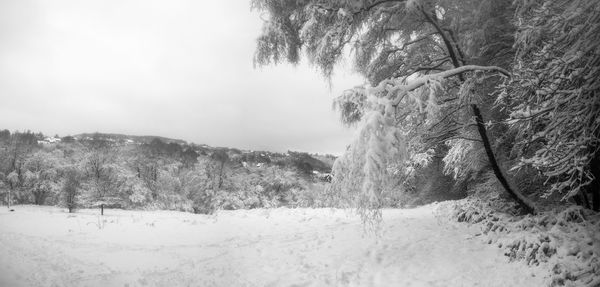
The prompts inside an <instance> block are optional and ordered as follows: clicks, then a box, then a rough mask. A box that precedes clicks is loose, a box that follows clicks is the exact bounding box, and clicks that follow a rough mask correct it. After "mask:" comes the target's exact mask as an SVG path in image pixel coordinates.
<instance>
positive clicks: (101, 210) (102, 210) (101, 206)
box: [100, 203, 104, 215]
mask: <svg viewBox="0 0 600 287" xmlns="http://www.w3.org/2000/svg"><path fill="white" fill-rule="evenodd" d="M100 215H104V203H103V204H100Z"/></svg>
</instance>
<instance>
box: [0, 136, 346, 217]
mask: <svg viewBox="0 0 600 287" xmlns="http://www.w3.org/2000/svg"><path fill="white" fill-rule="evenodd" d="M334 159H335V158H334V157H333V156H320V155H310V154H308V153H302V152H292V151H290V152H288V153H286V154H282V153H273V152H267V151H241V150H238V149H234V148H214V147H209V146H206V145H196V144H188V143H186V142H185V141H181V140H173V139H168V138H161V137H151V136H147V137H146V136H145V137H140V136H126V135H116V134H100V133H94V134H81V135H76V136H65V137H62V138H60V137H58V136H54V137H48V136H45V135H43V134H41V133H32V132H30V131H25V132H18V131H15V132H12V133H11V132H10V131H9V130H1V131H0V164H1V165H0V197H1V198H2V202H3V203H4V204H8V203H9V202H10V203H11V204H38V205H59V206H63V207H65V208H68V209H69V211H74V210H76V209H77V208H84V207H85V208H91V207H94V208H96V207H97V208H99V209H100V212H102V213H103V212H104V208H136V209H172V210H181V211H189V212H194V213H212V212H214V211H215V210H217V209H241V208H258V207H279V206H291V207H296V206H325V205H327V204H328V203H327V202H326V200H327V196H326V192H327V190H326V186H327V184H328V181H330V179H331V178H330V174H329V173H330V171H331V165H332V163H333V161H334Z"/></svg>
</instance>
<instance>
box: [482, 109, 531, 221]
mask: <svg viewBox="0 0 600 287" xmlns="http://www.w3.org/2000/svg"><path fill="white" fill-rule="evenodd" d="M471 107H472V108H473V113H474V114H475V120H476V122H477V130H478V131H479V135H480V136H481V140H482V141H483V147H484V148H485V153H486V154H487V157H488V160H489V161H490V164H491V165H492V169H493V170H494V174H495V175H496V177H497V178H498V181H500V184H502V187H504V190H506V192H508V194H509V195H510V196H511V197H512V198H513V199H514V200H515V201H516V202H517V203H518V204H519V205H520V206H521V208H523V210H524V211H525V212H527V213H530V214H533V213H535V208H534V206H533V203H532V202H530V201H529V199H527V198H526V197H525V196H524V195H522V194H521V193H520V192H519V191H517V190H514V189H513V188H511V187H510V185H509V184H508V181H507V180H506V177H504V174H503V173H502V170H500V166H498V162H497V161H496V157H495V156H494V152H493V151H492V146H491V145H490V140H489V139H488V137H487V132H486V129H485V125H484V123H483V117H481V112H480V111H479V108H478V107H477V105H475V104H472V105H471Z"/></svg>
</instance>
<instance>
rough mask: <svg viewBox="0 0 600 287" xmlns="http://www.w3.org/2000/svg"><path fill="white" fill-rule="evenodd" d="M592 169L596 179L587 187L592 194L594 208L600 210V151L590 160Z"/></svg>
mask: <svg viewBox="0 0 600 287" xmlns="http://www.w3.org/2000/svg"><path fill="white" fill-rule="evenodd" d="M590 171H591V172H592V175H593V176H594V179H593V180H592V183H591V184H590V185H589V187H588V188H587V189H588V190H589V191H590V193H591V194H592V209H593V210H594V211H600V153H596V154H595V155H594V158H593V159H592V161H591V162H590Z"/></svg>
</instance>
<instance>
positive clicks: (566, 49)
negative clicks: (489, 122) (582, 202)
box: [499, 0, 600, 198]
mask: <svg viewBox="0 0 600 287" xmlns="http://www.w3.org/2000/svg"><path fill="white" fill-rule="evenodd" d="M516 4H517V6H518V8H517V15H516V20H515V21H516V23H517V26H518V28H519V30H518V31H519V32H518V33H517V34H516V44H515V47H516V50H517V56H516V59H515V63H514V67H513V72H514V77H513V78H511V80H510V81H509V82H508V83H507V86H506V88H505V91H504V94H503V96H502V97H501V98H500V99H499V104H501V105H508V107H509V111H510V124H511V127H512V128H513V129H514V130H516V131H518V138H517V145H516V146H515V152H516V153H518V155H519V156H521V157H522V160H521V162H520V164H519V165H517V166H516V168H518V167H520V166H522V165H531V166H533V167H535V168H538V169H539V170H541V171H543V172H544V175H545V176H547V177H548V178H549V182H550V183H551V184H552V185H551V187H552V188H551V190H550V192H560V193H561V194H563V195H564V197H565V198H568V197H571V196H574V195H576V194H577V193H579V192H580V191H581V189H582V187H584V186H586V185H588V184H590V182H591V181H592V180H593V179H594V175H592V172H591V171H590V163H591V161H592V160H593V159H594V157H598V149H599V148H600V93H599V91H600V85H599V82H598V79H600V52H599V51H600V25H598V23H599V21H600V20H599V19H600V2H598V1H586V0H575V1H571V0H558V1H556V0H552V1H544V0H536V1H516ZM595 176H596V177H597V176H598V175H595Z"/></svg>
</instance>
